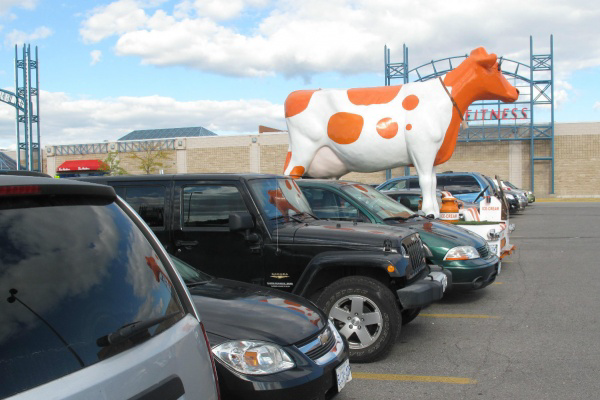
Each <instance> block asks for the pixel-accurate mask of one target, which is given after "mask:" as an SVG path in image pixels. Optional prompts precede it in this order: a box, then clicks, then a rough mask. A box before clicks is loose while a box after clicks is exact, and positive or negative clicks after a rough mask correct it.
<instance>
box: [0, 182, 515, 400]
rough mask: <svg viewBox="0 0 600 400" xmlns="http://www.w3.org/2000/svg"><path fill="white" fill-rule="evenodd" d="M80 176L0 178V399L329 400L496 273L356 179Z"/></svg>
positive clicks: (448, 233) (473, 245)
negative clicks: (459, 292)
mask: <svg viewBox="0 0 600 400" xmlns="http://www.w3.org/2000/svg"><path fill="white" fill-rule="evenodd" d="M410 179H412V177H407V179H404V185H405V189H406V188H408V189H409V190H414V189H412V188H410V186H411V185H413V183H412V181H410ZM484 179H486V181H482V183H487V185H486V186H488V187H485V188H484V189H481V186H479V188H480V190H478V193H476V195H477V194H479V193H482V195H481V196H479V197H482V196H483V195H484V194H486V193H488V192H490V193H491V191H493V190H499V189H498V188H497V187H494V182H493V181H492V180H488V178H487V177H484ZM79 180H85V181H88V182H93V183H96V184H92V183H86V182H75V181H71V180H62V179H61V180H54V179H47V178H35V177H23V176H21V177H15V176H12V177H11V176H8V177H0V209H1V210H2V213H1V214H0V232H1V233H0V235H3V237H2V241H1V242H0V243H2V244H1V245H0V246H2V251H1V252H0V276H2V277H3V278H2V281H1V282H0V285H1V287H3V288H4V289H2V290H4V291H5V292H6V294H7V295H8V296H9V297H8V301H7V302H6V304H4V305H3V306H0V311H1V314H0V315H2V316H1V317H0V318H2V319H3V322H4V324H2V326H3V327H4V328H3V330H4V332H5V333H4V335H2V334H0V365H2V367H0V368H2V371H4V372H6V375H5V376H8V377H9V378H10V380H11V382H10V384H8V385H5V386H4V387H3V388H2V389H0V395H2V396H0V397H6V396H12V395H17V396H18V398H23V399H26V398H40V397H46V396H45V393H50V392H48V391H49V390H50V391H51V393H55V392H56V393H58V395H57V396H58V397H66V396H69V395H74V396H80V397H82V398H83V397H84V398H101V395H104V394H103V393H108V394H109V396H108V397H113V398H129V397H135V396H138V397H139V396H141V397H143V396H145V395H146V394H148V396H155V397H156V396H158V397H160V398H166V399H168V398H179V397H181V396H183V395H185V396H186V398H188V397H189V398H193V397H196V396H198V394H201V395H202V397H203V398H218V397H219V396H220V397H222V398H227V399H229V398H252V399H254V398H282V397H284V396H286V397H291V398H302V399H304V398H329V397H332V396H334V395H335V394H336V393H338V392H339V391H340V390H342V389H343V388H344V386H345V384H346V383H347V382H348V381H350V380H351V379H352V374H351V369H350V364H349V361H351V362H371V361H375V360H377V359H379V358H381V357H383V356H385V354H387V353H388V352H389V350H390V348H391V347H392V346H393V345H394V344H395V342H396V341H397V338H398V337H399V335H400V334H401V326H402V325H405V324H407V323H409V322H411V321H412V320H414V319H415V318H416V317H417V316H418V315H419V312H420V311H421V309H422V308H424V307H426V306H428V305H429V304H431V303H433V302H435V301H438V300H440V299H441V298H442V297H443V295H444V292H445V291H446V290H447V289H450V290H456V289H461V288H462V289H470V290H472V289H481V288H483V287H485V286H487V285H489V284H490V283H492V282H493V281H494V279H495V278H496V276H497V274H498V273H499V272H500V262H499V260H498V257H497V256H496V255H495V254H494V253H493V252H490V251H489V247H488V245H487V243H486V241H485V240H484V239H483V238H481V237H479V236H478V235H475V234H473V233H471V232H469V231H468V230H465V229H462V228H460V227H456V226H453V225H449V224H446V223H443V222H439V221H436V220H432V219H430V218H426V217H423V216H420V215H418V214H417V213H415V212H414V211H413V210H412V209H411V207H412V203H407V202H404V204H407V205H409V207H405V206H404V205H402V204H400V203H398V202H396V201H394V200H392V199H391V198H389V197H388V196H386V195H384V194H382V193H380V192H378V191H377V190H375V189H374V188H373V187H370V186H367V185H363V184H359V183H354V182H342V181H324V180H312V179H305V180H292V179H290V178H288V177H283V176H278V175H259V174H186V175H157V176H151V175H148V176H120V177H106V176H103V177H86V178H81V179H79ZM417 182H418V181H417ZM442 182H444V181H442ZM457 182H458V181H452V180H451V179H448V180H446V183H445V184H444V185H442V186H441V187H440V188H441V189H444V190H445V189H448V188H449V186H451V185H450V183H452V184H456V185H457V184H458V183H457ZM478 182H479V181H478ZM387 183H388V182H386V183H384V184H383V185H381V186H384V185H386V184H387ZM438 183H439V178H438ZM98 184H100V185H98ZM398 185H400V184H399V183H398V184H396V186H398ZM473 189H474V186H473ZM511 190H512V188H511ZM469 193H470V192H469ZM515 193H516V192H515ZM459 194H461V193H459ZM462 194H467V192H465V193H462ZM117 195H118V196H117ZM473 200H474V201H478V200H479V199H478V198H477V196H475V197H474V198H473ZM144 222H145V223H144ZM42 260H43V261H42ZM126 298H130V299H132V300H130V301H129V303H128V302H127V301H125V299H126ZM67 314H68V315H67ZM164 332H169V333H168V334H165V333H164ZM190 335H191V336H190ZM173 346H175V347H173ZM186 346H193V347H194V350H193V351H187V347H186ZM181 353H184V354H185V357H183V358H182V359H179V356H178V358H177V360H173V358H172V357H171V358H169V356H168V354H181ZM161 357H162V358H161ZM148 362H154V363H155V364H156V365H159V364H160V365H166V366H167V367H166V368H164V369H161V370H155V369H153V368H147V369H144V371H146V372H145V373H144V374H139V373H138V374H137V375H136V374H135V371H139V369H140V366H141V365H145V363H148ZM50 366H52V367H51V368H50ZM107 371H108V372H107ZM4 372H3V373H4ZM58 380H60V382H63V383H64V382H67V383H68V384H67V385H61V384H60V383H58ZM71 382H72V384H71ZM132 382H133V383H132ZM105 385H106V386H107V387H108V386H110V387H109V388H106V389H105ZM125 386H126V388H125ZM110 393H112V394H113V395H110ZM158 397H157V398H158Z"/></svg>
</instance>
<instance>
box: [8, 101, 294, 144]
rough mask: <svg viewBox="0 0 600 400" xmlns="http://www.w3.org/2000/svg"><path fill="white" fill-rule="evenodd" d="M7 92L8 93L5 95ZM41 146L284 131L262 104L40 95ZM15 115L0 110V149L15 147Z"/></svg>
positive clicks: (277, 112)
mask: <svg viewBox="0 0 600 400" xmlns="http://www.w3.org/2000/svg"><path fill="white" fill-rule="evenodd" d="M7 90H10V89H7ZM40 109H41V110H42V111H43V114H42V115H43V124H42V125H41V126H40V128H41V135H42V139H41V140H42V145H43V146H46V145H53V144H73V143H95V142H102V141H104V140H116V139H118V138H120V137H122V136H124V135H125V134H127V133H129V132H131V131H133V130H136V129H155V128H176V127H187V126H203V127H204V128H206V129H209V130H212V131H213V132H215V133H217V134H219V133H225V132H227V133H230V134H231V133H238V134H242V133H256V132H257V131H258V125H267V126H272V127H275V128H281V129H284V128H285V121H284V119H283V106H282V105H281V104H273V103H270V102H268V101H266V100H231V101H208V100H201V101H187V102H185V101H177V100H175V99H173V98H170V97H162V96H147V97H117V98H109V99H101V100H91V99H74V98H71V97H69V96H68V95H67V94H65V93H52V92H46V91H42V92H41V94H40ZM14 125H15V113H14V109H12V108H11V107H0V148H12V147H14V146H13V144H14V143H15V138H14V131H15V128H14Z"/></svg>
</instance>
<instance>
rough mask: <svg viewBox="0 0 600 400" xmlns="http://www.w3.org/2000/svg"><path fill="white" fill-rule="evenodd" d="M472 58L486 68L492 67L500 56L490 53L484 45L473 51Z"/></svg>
mask: <svg viewBox="0 0 600 400" xmlns="http://www.w3.org/2000/svg"><path fill="white" fill-rule="evenodd" d="M470 58H472V59H473V60H474V61H475V62H477V63H478V64H479V65H481V66H482V67H485V68H492V67H493V66H494V64H496V61H497V60H498V57H497V56H496V55H495V54H494V53H492V54H488V52H487V51H485V49H484V48H483V47H478V48H476V49H475V50H473V51H472V52H471V55H470Z"/></svg>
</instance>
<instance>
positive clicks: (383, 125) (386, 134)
mask: <svg viewBox="0 0 600 400" xmlns="http://www.w3.org/2000/svg"><path fill="white" fill-rule="evenodd" d="M377 133H379V136H381V137H382V138H384V139H391V138H393V137H394V136H396V134H397V133H398V123H397V122H394V121H392V119H391V118H383V119H381V120H379V122H378V123H377Z"/></svg>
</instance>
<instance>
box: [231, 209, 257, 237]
mask: <svg viewBox="0 0 600 400" xmlns="http://www.w3.org/2000/svg"><path fill="white" fill-rule="evenodd" d="M252 228H254V221H253V220H252V215H250V213H247V212H235V213H231V214H229V230H230V231H231V232H239V231H245V230H248V229H252Z"/></svg>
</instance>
